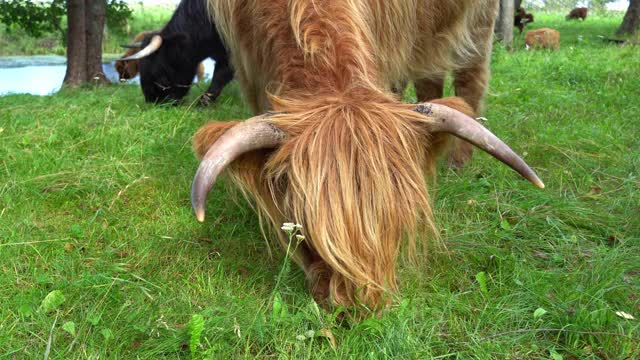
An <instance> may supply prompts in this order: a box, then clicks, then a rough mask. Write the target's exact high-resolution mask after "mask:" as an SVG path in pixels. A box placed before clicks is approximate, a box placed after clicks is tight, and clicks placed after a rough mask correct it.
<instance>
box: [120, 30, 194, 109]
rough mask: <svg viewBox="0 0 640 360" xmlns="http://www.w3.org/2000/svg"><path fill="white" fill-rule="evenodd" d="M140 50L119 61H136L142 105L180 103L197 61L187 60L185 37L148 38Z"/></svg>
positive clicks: (189, 48)
mask: <svg viewBox="0 0 640 360" xmlns="http://www.w3.org/2000/svg"><path fill="white" fill-rule="evenodd" d="M140 48H141V50H140V51H138V52H137V53H135V54H134V55H131V56H129V57H126V58H123V59H121V61H139V66H138V67H139V70H140V85H141V87H142V93H143V94H144V98H145V101H147V102H152V103H162V102H170V101H178V100H180V99H182V98H183V97H184V96H185V95H187V93H188V92H189V89H190V88H191V83H192V82H193V78H194V76H195V75H196V72H197V68H198V61H196V60H194V57H193V56H190V54H191V52H192V44H191V40H190V38H189V36H188V35H186V34H184V33H176V34H171V35H161V34H149V35H147V36H145V38H144V40H143V41H142V43H141V45H140Z"/></svg>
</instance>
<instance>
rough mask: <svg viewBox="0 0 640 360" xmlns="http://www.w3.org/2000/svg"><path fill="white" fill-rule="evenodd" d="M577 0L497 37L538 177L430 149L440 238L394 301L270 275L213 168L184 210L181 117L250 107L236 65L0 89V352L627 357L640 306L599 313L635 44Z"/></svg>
mask: <svg viewBox="0 0 640 360" xmlns="http://www.w3.org/2000/svg"><path fill="white" fill-rule="evenodd" d="M590 20H592V21H588V22H586V23H584V24H583V23H577V22H575V23H566V22H564V20H562V18H561V17H560V16H559V15H558V16H551V15H543V16H540V17H538V18H536V23H535V24H534V25H535V26H536V27H542V26H551V27H555V28H558V29H559V30H560V31H561V32H562V34H563V36H562V49H561V50H560V51H556V52H550V51H538V52H526V51H524V50H522V49H521V48H520V47H517V49H516V50H514V51H512V52H508V51H506V50H505V49H504V48H502V47H499V46H498V47H497V48H496V51H495V54H494V57H493V78H492V82H491V90H490V92H489V94H488V97H487V112H486V114H485V115H486V117H487V118H488V119H489V120H488V123H487V124H488V126H489V127H490V128H491V129H492V130H493V131H494V132H495V133H497V134H498V135H499V136H500V137H501V138H502V139H504V140H505V141H506V142H508V143H509V144H511V145H512V147H514V148H515V149H516V150H517V151H518V152H519V153H521V154H524V156H525V158H526V160H527V161H528V163H529V164H531V165H532V166H533V167H534V168H535V169H536V171H537V172H538V174H539V175H540V177H541V178H542V179H543V180H544V181H545V183H546V185H547V188H546V189H545V190H537V189H535V188H534V187H533V186H532V185H530V184H529V183H527V182H525V181H523V180H521V179H519V178H518V176H517V175H516V174H515V173H513V171H511V170H509V169H507V168H506V167H505V166H502V165H500V164H499V163H497V162H496V161H495V160H493V159H491V158H490V157H489V156H488V155H486V154H483V153H479V152H478V153H476V156H475V157H474V160H473V161H472V162H471V163H470V164H469V165H468V166H467V167H466V168H465V169H464V170H463V171H461V172H454V171H451V170H448V169H446V168H444V167H442V168H440V170H439V176H438V182H437V184H438V185H437V191H435V189H434V193H435V208H436V209H437V213H436V218H437V222H438V225H439V227H440V229H441V230H442V234H443V239H444V240H445V241H446V243H447V244H448V250H447V251H444V250H440V251H437V252H435V253H434V254H433V255H432V256H430V258H429V259H425V261H424V262H422V263H421V264H418V265H416V266H413V265H404V266H402V267H401V269H400V273H401V276H400V282H401V292H400V294H399V297H398V299H397V301H396V303H395V304H394V305H393V306H392V307H391V308H389V309H388V311H386V312H385V313H383V314H382V315H381V316H380V317H378V318H370V319H367V320H365V321H363V322H360V323H342V324H340V323H338V321H337V320H336V313H334V312H330V311H326V310H323V309H318V308H317V306H316V305H315V304H314V302H313V301H312V299H311V297H310V295H309V292H308V291H307V289H306V288H305V284H304V276H303V274H302V272H301V271H300V270H299V269H297V268H296V267H295V266H292V267H291V270H289V271H284V272H283V276H282V278H281V279H280V280H278V277H279V274H280V270H281V269H282V268H283V263H284V260H283V252H282V251H280V250H277V251H274V255H273V257H272V258H270V257H269V255H268V253H269V250H268V246H267V245H266V243H265V241H264V240H263V239H262V237H261V234H260V231H259V227H258V220H257V217H256V216H255V215H254V213H253V212H252V210H251V209H250V208H249V206H247V205H245V204H243V203H242V202H240V203H234V202H233V201H232V196H231V195H230V194H229V193H228V192H226V191H225V189H224V186H223V184H218V185H216V188H215V189H214V190H213V192H212V196H210V200H209V202H208V209H207V215H208V217H207V221H206V223H205V224H198V223H197V222H196V221H195V219H194V216H193V215H192V212H191V208H190V204H189V191H190V183H191V179H192V176H193V174H194V172H195V169H196V168H197V161H196V160H195V159H194V157H193V155H192V152H191V149H190V138H191V136H192V135H193V133H194V132H195V131H196V129H197V128H198V127H199V126H200V125H202V124H203V123H205V122H206V121H209V120H212V119H216V120H225V119H235V118H246V117H248V116H249V111H248V109H247V108H246V107H245V106H244V105H242V102H241V100H240V92H239V90H238V88H237V86H236V85H234V86H231V87H228V88H227V89H226V90H225V92H224V94H223V96H222V98H221V99H220V101H219V103H218V104H217V105H215V106H214V107H212V108H209V109H199V108H195V107H189V106H188V105H183V106H178V107H173V106H150V105H147V104H144V103H143V99H142V96H141V94H140V91H139V89H138V88H137V87H135V86H111V87H106V88H98V89H91V91H63V92H61V93H58V94H56V95H54V96H51V97H36V96H28V95H12V96H6V97H0V109H2V110H1V111H0V143H1V144H2V146H0V162H1V165H0V173H1V174H2V175H0V269H1V271H2V275H3V276H2V277H0V305H1V306H0V357H7V358H17V359H23V358H25V359H26V358H29V359H30V358H39V357H42V355H43V354H44V353H45V351H46V348H47V343H48V342H49V338H51V341H50V358H55V359H75V358H82V359H84V358H89V357H91V358H97V357H100V358H112V359H124V358H126V359H131V358H151V359H155V358H160V357H163V358H164V357H166V358H190V357H194V358H243V357H247V358H252V357H260V358H267V357H280V358H295V359H298V358H318V359H325V358H335V359H344V358H354V359H356V358H357V359H360V358H434V357H439V358H458V359H489V358H493V359H550V358H558V356H560V355H561V356H563V357H564V359H601V358H610V359H625V358H628V359H634V358H638V357H639V356H640V353H639V351H640V350H639V349H638V346H639V345H638V338H639V336H638V334H639V330H640V329H639V327H640V325H639V324H640V323H639V321H638V320H624V319H622V318H621V317H619V316H617V315H616V314H615V313H616V311H624V312H626V313H629V314H632V315H634V316H635V317H636V319H638V318H640V299H639V298H638V296H639V295H638V294H639V293H640V243H639V239H640V216H639V215H638V214H639V213H640V177H639V176H640V140H639V139H640V136H639V129H640V106H639V105H638V104H639V100H640V76H638V75H639V74H640V48H638V47H625V48H620V47H617V46H613V45H609V44H606V43H604V42H602V41H601V40H600V39H599V38H598V37H597V36H598V35H599V34H608V33H611V32H612V31H613V30H615V27H616V26H617V24H618V23H619V20H620V19H619V18H611V19H608V18H595V19H593V18H592V19H590ZM580 36H581V38H580ZM579 39H581V40H579ZM196 95H197V94H195V93H194V94H191V96H190V99H189V100H190V101H193V100H195V96H196ZM408 96H409V98H410V97H411V94H408ZM285 270H286V268H285ZM54 291H56V292H54ZM48 294H51V295H48ZM62 297H64V301H62ZM45 298H46V300H45ZM538 309H544V311H546V313H543V311H541V310H538ZM71 322H72V323H73V330H74V331H71V328H72V326H71V325H70V324H71ZM54 324H55V326H54ZM63 327H64V328H63ZM64 329H67V330H68V331H65V330H64ZM322 329H325V330H326V331H329V332H331V334H332V335H333V336H334V338H335V342H336V344H337V347H336V348H335V349H334V348H333V347H332V346H331V343H330V341H329V340H328V339H327V338H326V337H323V336H320V335H321V331H322ZM543 329H563V330H564V331H562V332H560V331H545V330H543ZM310 335H313V336H310Z"/></svg>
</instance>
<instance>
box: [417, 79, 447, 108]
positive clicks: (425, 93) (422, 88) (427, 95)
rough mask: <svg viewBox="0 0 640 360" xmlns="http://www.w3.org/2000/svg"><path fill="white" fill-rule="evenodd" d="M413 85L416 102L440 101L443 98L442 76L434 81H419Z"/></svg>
mask: <svg viewBox="0 0 640 360" xmlns="http://www.w3.org/2000/svg"><path fill="white" fill-rule="evenodd" d="M414 83H415V86H416V97H417V98H418V102H425V101H431V100H435V99H440V98H441V97H443V96H444V76H442V77H441V78H438V79H435V80H430V79H420V80H416V81H414Z"/></svg>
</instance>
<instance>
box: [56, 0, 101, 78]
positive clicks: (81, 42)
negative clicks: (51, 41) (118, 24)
mask: <svg viewBox="0 0 640 360" xmlns="http://www.w3.org/2000/svg"><path fill="white" fill-rule="evenodd" d="M105 17H106V2H105V0H67V19H68V20H67V23H68V26H67V27H68V30H67V71H66V74H65V77H64V86H68V87H79V86H82V85H83V84H85V83H88V82H93V83H106V82H108V80H107V78H106V76H105V75H104V72H103V71H102V34H103V29H104V23H105Z"/></svg>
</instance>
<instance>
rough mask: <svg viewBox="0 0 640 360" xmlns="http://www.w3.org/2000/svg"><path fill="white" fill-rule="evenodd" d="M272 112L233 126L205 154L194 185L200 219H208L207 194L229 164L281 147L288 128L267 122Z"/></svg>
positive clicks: (192, 194) (192, 187) (192, 203)
mask: <svg viewBox="0 0 640 360" xmlns="http://www.w3.org/2000/svg"><path fill="white" fill-rule="evenodd" d="M271 115H272V114H265V115H261V116H257V117H253V118H251V119H249V120H246V121H243V122H241V123H240V124H238V125H236V126H234V127H232V128H231V129H229V130H227V132H225V133H224V134H222V136H220V138H218V140H217V141H216V142H215V143H214V144H213V145H212V146H211V147H210V148H209V150H208V151H207V153H206V154H205V155H204V157H203V158H202V161H201V162H200V167H199V168H198V172H197V173H196V175H195V177H194V179H193V184H192V186H191V206H192V207H193V211H194V212H195V214H196V218H197V219H198V221H200V222H203V221H204V212H205V202H206V200H207V194H208V193H209V190H211V187H213V184H214V183H215V181H216V178H217V177H218V175H220V173H221V172H222V171H223V170H224V169H225V168H226V167H227V166H228V165H229V164H231V163H232V162H233V161H234V160H235V159H237V158H238V157H239V156H241V155H242V154H244V153H246V152H249V151H253V150H258V149H265V148H274V147H277V146H278V145H280V144H281V143H282V141H283V140H284V139H285V138H286V134H285V132H284V131H282V130H280V129H279V128H278V127H276V126H275V125H273V124H272V123H269V122H267V121H265V119H267V118H268V117H270V116H271Z"/></svg>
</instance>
